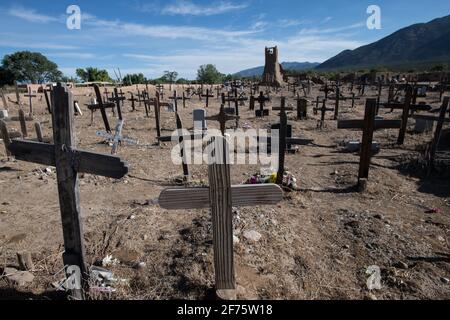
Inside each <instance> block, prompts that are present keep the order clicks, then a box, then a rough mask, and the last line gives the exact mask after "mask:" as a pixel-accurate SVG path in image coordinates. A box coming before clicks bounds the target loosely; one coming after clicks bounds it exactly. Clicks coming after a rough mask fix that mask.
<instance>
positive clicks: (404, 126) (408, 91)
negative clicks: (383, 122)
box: [397, 86, 412, 145]
mask: <svg viewBox="0 0 450 320" xmlns="http://www.w3.org/2000/svg"><path fill="white" fill-rule="evenodd" d="M411 99H412V87H411V86H408V87H407V88H406V96H405V104H404V105H403V114H402V126H401V128H400V131H399V134H398V140H397V144H398V145H403V143H404V142H405V135H406V129H407V127H408V116H409V108H410V106H411Z"/></svg>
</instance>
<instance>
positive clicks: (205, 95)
mask: <svg viewBox="0 0 450 320" xmlns="http://www.w3.org/2000/svg"><path fill="white" fill-rule="evenodd" d="M202 97H203V98H206V107H207V108H208V107H209V98H214V95H213V94H210V93H209V89H206V94H202Z"/></svg>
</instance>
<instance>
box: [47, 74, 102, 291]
mask: <svg viewBox="0 0 450 320" xmlns="http://www.w3.org/2000/svg"><path fill="white" fill-rule="evenodd" d="M97 89H98V87H97ZM52 95H53V99H52V102H53V106H52V110H53V117H52V120H53V139H54V145H55V148H54V150H55V164H56V176H57V181H58V194H59V204H60V209H61V220H62V227H63V236H64V248H65V250H64V254H63V261H64V265H65V266H66V267H67V266H77V267H78V268H79V270H80V271H81V283H82V288H74V289H73V290H72V294H73V296H74V298H76V299H84V292H83V288H85V287H86V286H87V279H88V273H87V272H88V271H87V268H86V264H85V252H84V239H83V228H82V224H81V208H80V191H79V188H78V175H77V172H76V171H75V169H74V167H73V164H72V159H71V157H70V154H71V150H72V148H75V132H74V128H73V98H72V93H71V92H70V91H69V90H68V89H67V88H66V87H65V86H63V85H61V84H60V83H59V84H58V86H57V87H55V88H54V90H53V91H52ZM99 103H101V101H99ZM103 111H104V110H103Z"/></svg>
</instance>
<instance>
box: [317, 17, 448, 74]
mask: <svg viewBox="0 0 450 320" xmlns="http://www.w3.org/2000/svg"><path fill="white" fill-rule="evenodd" d="M449 62H450V15H449V16H445V17H443V18H438V19H434V20H432V21H430V22H428V23H418V24H414V25H411V26H409V27H406V28H403V29H400V30H398V31H397V32H394V33H393V34H391V35H389V36H387V37H385V38H383V39H381V40H379V41H376V42H374V43H371V44H369V45H365V46H362V47H359V48H357V49H355V50H345V51H343V52H341V53H339V54H338V55H337V56H335V57H333V58H331V59H329V60H327V61H325V62H324V63H322V64H320V65H319V66H318V67H316V70H350V69H355V68H368V67H377V66H383V67H397V68H402V67H405V68H408V67H412V66H421V67H429V66H432V65H433V64H437V63H449Z"/></svg>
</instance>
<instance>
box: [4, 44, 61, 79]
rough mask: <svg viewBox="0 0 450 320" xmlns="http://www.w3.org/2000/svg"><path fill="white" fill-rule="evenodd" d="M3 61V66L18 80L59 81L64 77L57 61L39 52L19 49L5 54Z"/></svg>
mask: <svg viewBox="0 0 450 320" xmlns="http://www.w3.org/2000/svg"><path fill="white" fill-rule="evenodd" d="M2 63H3V66H2V68H3V69H4V70H5V71H6V72H9V73H10V74H12V75H13V77H14V80H17V81H22V82H32V83H44V82H49V81H58V80H60V79H61V77H62V73H61V71H59V70H58V66H57V65H56V63H54V62H52V61H50V60H48V59H47V58H46V57H45V56H44V55H42V54H41V53H38V52H30V51H19V52H16V53H13V54H11V55H5V56H4V58H3V61H2Z"/></svg>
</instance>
